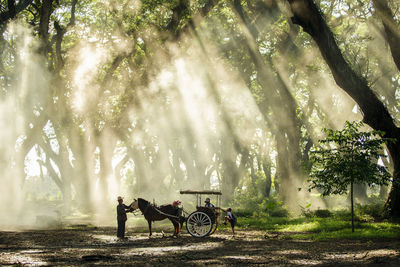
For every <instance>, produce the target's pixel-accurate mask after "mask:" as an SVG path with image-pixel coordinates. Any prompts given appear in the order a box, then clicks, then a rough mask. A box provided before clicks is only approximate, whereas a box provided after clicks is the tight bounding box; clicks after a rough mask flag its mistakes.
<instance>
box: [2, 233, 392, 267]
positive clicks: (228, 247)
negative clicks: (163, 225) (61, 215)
mask: <svg viewBox="0 0 400 267" xmlns="http://www.w3.org/2000/svg"><path fill="white" fill-rule="evenodd" d="M170 228H171V227H169V228H168V229H165V232H166V233H165V234H164V233H163V232H161V229H159V228H158V229H155V231H156V232H155V233H154V234H153V236H152V237H151V238H149V237H148V234H147V232H146V231H145V230H144V229H137V228H128V230H127V232H128V233H127V239H126V240H123V241H120V240H117V238H116V237H115V232H116V229H115V228H113V227H94V226H85V225H76V226H73V227H68V228H64V229H54V230H24V231H0V266H7V265H13V266H42V265H53V266H54V265H56V266H77V265H86V266H93V265H99V266H107V265H108V266H111V265H112V266H120V265H129V266H132V265H135V266H154V265H155V266H159V265H165V266H172V265H174V266H182V265H189V266H192V265H218V266H224V265H235V266H241V265H270V266H291V265H316V266H318V265H323V266H337V265H338V266H343V265H344V266H346V265H347V266H350V265H351V266H355V265H359V266H362V265H369V266H400V240H393V239H373V240H331V241H328V242H327V241H325V242H321V241H312V240H300V239H294V238H291V235H294V234H298V233H278V232H265V231H261V230H240V229H238V230H237V235H236V237H232V235H231V232H230V231H228V230H226V229H223V230H221V231H217V232H216V233H214V234H213V235H212V236H209V237H206V238H194V237H191V236H190V235H189V234H188V233H187V232H186V230H184V231H182V234H181V235H180V237H178V238H174V237H172V233H171V232H167V230H168V231H170V230H171V229H170Z"/></svg>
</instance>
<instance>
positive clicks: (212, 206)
mask: <svg viewBox="0 0 400 267" xmlns="http://www.w3.org/2000/svg"><path fill="white" fill-rule="evenodd" d="M204 203H206V204H205V205H204V206H205V207H207V208H214V205H213V204H211V202H210V198H209V197H208V198H206V200H205V201H204Z"/></svg>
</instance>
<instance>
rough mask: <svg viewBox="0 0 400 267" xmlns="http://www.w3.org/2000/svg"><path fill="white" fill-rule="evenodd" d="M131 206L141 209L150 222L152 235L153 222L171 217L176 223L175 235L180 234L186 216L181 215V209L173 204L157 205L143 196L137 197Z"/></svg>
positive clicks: (174, 223)
mask: <svg viewBox="0 0 400 267" xmlns="http://www.w3.org/2000/svg"><path fill="white" fill-rule="evenodd" d="M130 207H131V209H132V210H136V209H140V211H141V212H142V214H143V215H144V218H145V219H146V220H147V223H148V224H149V232H150V234H149V235H150V236H151V235H152V231H151V222H154V221H162V220H164V219H169V220H170V221H171V222H172V224H173V225H174V228H175V231H174V236H177V235H178V234H179V232H180V230H181V225H182V223H183V220H184V217H182V216H180V211H179V209H178V208H176V207H174V206H172V205H171V204H166V205H161V206H155V205H153V204H151V203H150V202H149V201H147V200H145V199H143V198H138V199H137V200H136V199H135V200H134V201H133V202H132V204H131V205H130Z"/></svg>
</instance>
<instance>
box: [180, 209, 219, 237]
mask: <svg viewBox="0 0 400 267" xmlns="http://www.w3.org/2000/svg"><path fill="white" fill-rule="evenodd" d="M212 228H213V223H212V221H211V218H210V216H208V215H207V214H206V213H204V212H201V211H195V212H193V213H191V214H190V215H189V217H188V218H187V220H186V229H187V231H188V232H189V234H191V235H192V236H194V237H205V236H207V235H209V234H210V232H211V230H212Z"/></svg>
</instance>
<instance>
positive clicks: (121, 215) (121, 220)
mask: <svg viewBox="0 0 400 267" xmlns="http://www.w3.org/2000/svg"><path fill="white" fill-rule="evenodd" d="M123 202H124V199H123V198H122V197H121V196H119V197H118V206H117V221H118V230H117V237H118V238H125V222H126V220H127V217H126V211H127V210H129V209H130V207H129V206H127V205H125V204H123Z"/></svg>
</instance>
